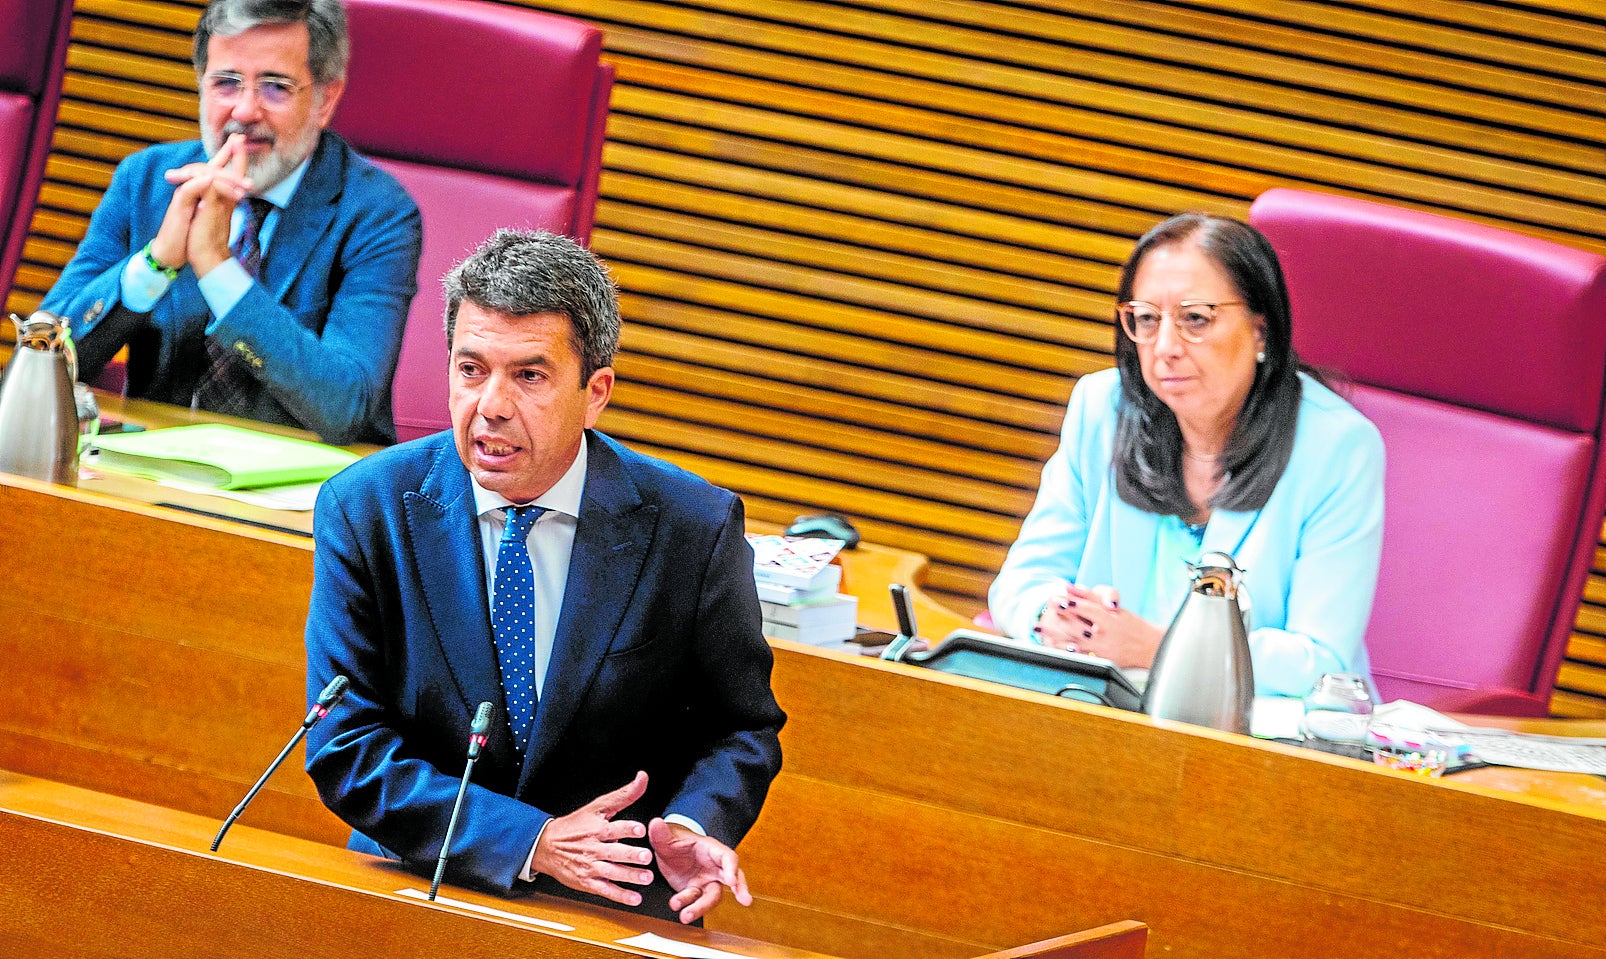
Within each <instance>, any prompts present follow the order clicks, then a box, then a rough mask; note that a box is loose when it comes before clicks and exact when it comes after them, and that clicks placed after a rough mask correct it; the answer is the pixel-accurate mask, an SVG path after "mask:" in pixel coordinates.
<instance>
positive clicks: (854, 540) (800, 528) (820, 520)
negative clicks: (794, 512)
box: [786, 513, 859, 549]
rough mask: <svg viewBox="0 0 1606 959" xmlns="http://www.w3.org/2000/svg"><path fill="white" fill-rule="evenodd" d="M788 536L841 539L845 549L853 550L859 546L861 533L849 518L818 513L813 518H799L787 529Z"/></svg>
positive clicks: (834, 514)
mask: <svg viewBox="0 0 1606 959" xmlns="http://www.w3.org/2000/svg"><path fill="white" fill-rule="evenodd" d="M786 535H788V536H812V537H815V538H816V539H839V540H841V541H842V542H843V543H845V544H846V545H845V546H844V547H843V548H844V549H852V548H853V547H855V546H857V545H859V531H858V530H856V529H854V528H853V524H852V523H850V522H848V519H847V517H845V516H838V515H837V514H836V513H816V514H814V515H812V516H799V517H798V518H797V519H796V520H795V521H794V522H793V523H792V525H791V526H788V527H787V528H786Z"/></svg>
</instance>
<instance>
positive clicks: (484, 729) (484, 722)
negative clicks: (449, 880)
mask: <svg viewBox="0 0 1606 959" xmlns="http://www.w3.org/2000/svg"><path fill="white" fill-rule="evenodd" d="M491 708H492V707H491V704H490V703H489V702H483V703H480V708H479V709H478V710H477V711H475V713H474V725H473V726H472V727H470V729H469V734H468V762H467V764H465V765H464V766H463V780H462V782H460V783H458V784H457V801H456V802H454V803H452V818H450V819H448V820H447V821H446V838H445V839H443V840H441V857H440V859H439V860H437V861H436V863H435V878H434V880H432V881H431V882H430V884H429V901H430V902H434V901H435V894H436V893H437V892H439V891H440V888H441V877H442V876H445V875H446V857H447V854H448V853H449V852H450V850H451V848H452V833H453V832H456V831H457V814H458V813H459V812H461V811H462V809H463V795H464V794H465V793H467V792H468V778H469V777H470V776H472V775H473V774H474V764H475V763H477V762H479V761H480V747H481V746H484V745H485V738H486V733H488V732H489V731H490V729H491Z"/></svg>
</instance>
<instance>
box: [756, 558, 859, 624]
mask: <svg viewBox="0 0 1606 959" xmlns="http://www.w3.org/2000/svg"><path fill="white" fill-rule="evenodd" d="M747 541H748V543H749V544H751V545H752V547H753V581H754V582H755V583H756V584H757V585H758V599H759V605H760V606H762V607H763V609H764V635H766V636H769V637H771V638H772V639H791V640H795V641H797V642H800V643H809V644H811V645H815V646H821V645H831V644H835V643H840V642H843V641H845V640H848V639H851V638H852V636H853V632H854V628H855V626H856V625H857V623H858V618H859V600H858V599H857V598H856V597H853V596H847V595H844V594H842V593H838V592H837V589H838V587H840V586H841V585H842V567H840V566H836V565H833V564H832V563H831V560H832V559H833V558H834V557H835V556H836V554H837V552H838V551H839V550H841V549H842V545H843V544H842V541H841V540H839V539H817V538H811V537H793V536H767V535H758V534H755V533H749V534H747Z"/></svg>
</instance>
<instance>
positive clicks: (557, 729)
mask: <svg viewBox="0 0 1606 959" xmlns="http://www.w3.org/2000/svg"><path fill="white" fill-rule="evenodd" d="M586 437H587V442H588V443H589V444H590V445H589V446H588V450H587V457H588V458H587V463H586V483H585V493H584V494H583V495H582V496H581V500H580V522H579V526H578V527H577V528H576V530H575V536H574V550H573V552H572V553H571V554H570V558H569V579H568V585H567V587H565V590H564V597H563V612H562V613H561V614H560V616H559V618H558V628H557V635H556V636H555V637H554V639H553V644H552V660H551V663H550V664H549V665H548V667H547V673H546V682H545V683H544V685H543V688H542V691H541V702H540V705H538V706H537V707H536V713H535V728H534V730H532V732H531V735H530V747H529V749H528V750H527V752H526V754H525V760H524V771H523V774H522V776H521V777H520V782H519V786H520V789H521V790H522V789H523V788H524V786H525V784H526V783H527V782H528V780H529V778H530V776H531V774H532V773H533V771H534V770H535V769H536V768H538V767H539V766H540V764H541V762H542V760H543V759H544V758H545V757H546V755H547V753H548V752H550V751H551V749H552V747H553V745H554V744H556V743H557V741H558V740H559V739H560V738H561V737H562V735H563V732H564V730H566V729H567V728H568V726H569V723H570V722H571V721H572V720H573V719H574V713H575V710H576V709H578V708H579V706H580V702H581V701H582V700H583V699H584V698H585V695H586V691H587V690H588V689H589V688H590V687H591V682H592V680H593V679H595V678H596V675H597V670H598V669H600V668H601V666H602V659H603V656H604V655H606V653H607V650H608V647H609V645H610V644H612V643H613V641H614V638H615V637H616V636H617V635H618V632H619V625H620V623H621V622H622V621H623V619H624V613H625V609H626V607H627V606H629V604H630V599H631V596H632V594H633V593H634V592H635V589H636V583H637V581H638V580H639V579H640V578H641V569H642V564H643V563H644V562H645V561H646V557H647V549H648V547H649V546H651V545H652V537H653V531H654V528H655V527H656V525H657V522H658V510H657V508H656V507H653V506H646V505H644V504H643V503H642V501H641V496H640V494H639V493H638V491H637V490H636V484H635V483H634V482H633V481H632V480H631V478H630V475H629V473H627V472H626V470H625V468H624V464H623V463H622V462H621V461H620V459H619V456H618V454H617V453H615V452H614V451H613V449H612V448H611V447H610V446H609V445H608V444H607V443H606V442H604V441H603V440H601V439H600V438H598V437H597V436H595V435H594V434H592V433H589V432H588V433H587V434H586Z"/></svg>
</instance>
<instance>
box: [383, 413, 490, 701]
mask: <svg viewBox="0 0 1606 959" xmlns="http://www.w3.org/2000/svg"><path fill="white" fill-rule="evenodd" d="M402 502H403V508H404V509H405V510H406V514H407V534H408V536H409V538H410V542H409V545H410V546H411V547H412V548H411V550H410V551H409V552H410V553H411V556H412V561H413V564H414V567H415V572H416V574H417V577H418V582H420V583H421V584H422V587H423V593H424V601H425V604H426V605H427V606H428V608H429V618H430V622H431V623H433V625H434V627H435V638H436V639H437V640H438V641H439V642H440V644H441V652H442V653H443V654H444V655H445V657H446V663H447V668H448V669H450V670H451V673H452V679H453V680H454V681H455V682H456V683H457V688H458V691H459V692H460V693H461V694H462V696H463V702H464V703H466V704H468V705H469V706H470V707H472V706H473V705H474V704H476V703H480V702H484V701H486V700H490V701H491V702H494V703H498V704H501V705H502V706H503V708H504V714H505V709H506V704H505V703H504V702H503V695H502V682H501V674H500V673H499V672H498V668H497V665H496V649H495V646H494V645H493V643H492V642H491V618H490V611H489V608H488V603H487V600H486V596H485V560H484V554H483V553H482V552H481V549H480V531H479V525H478V518H477V517H476V516H475V514H474V497H473V494H472V492H471V491H470V488H469V484H468V470H467V469H465V468H464V467H463V463H462V460H460V459H458V456H457V450H456V449H455V448H453V446H452V444H451V443H450V442H442V443H440V444H439V445H438V446H437V448H436V450H435V462H434V465H433V466H432V467H431V468H430V471H429V474H428V475H427V476H426V477H425V478H424V482H423V483H421V484H419V488H418V491H417V492H412V491H409V492H407V493H405V494H403V496H402Z"/></svg>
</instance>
